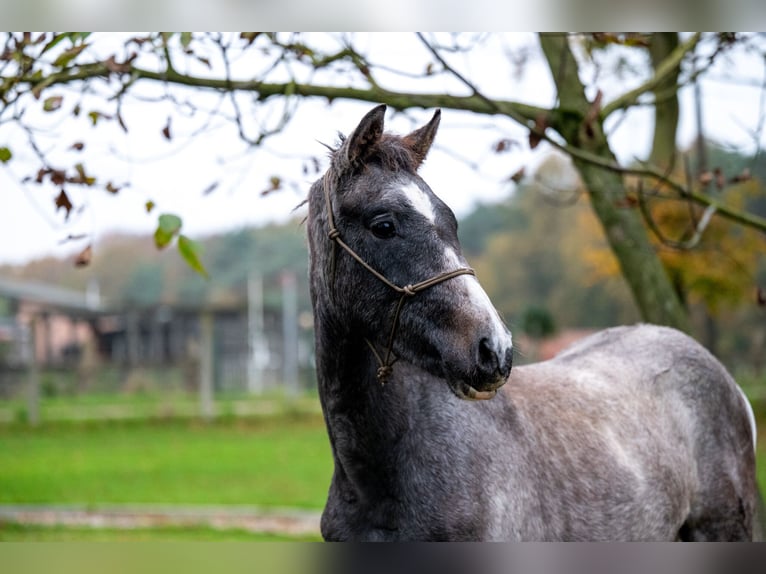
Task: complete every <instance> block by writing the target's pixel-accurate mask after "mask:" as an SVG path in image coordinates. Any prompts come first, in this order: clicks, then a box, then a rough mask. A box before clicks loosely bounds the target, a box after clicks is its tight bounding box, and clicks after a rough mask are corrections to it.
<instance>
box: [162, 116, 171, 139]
mask: <svg viewBox="0 0 766 574" xmlns="http://www.w3.org/2000/svg"><path fill="white" fill-rule="evenodd" d="M162 135H163V136H165V139H166V140H170V139H172V136H171V135H170V116H168V123H167V124H165V127H164V128H162Z"/></svg>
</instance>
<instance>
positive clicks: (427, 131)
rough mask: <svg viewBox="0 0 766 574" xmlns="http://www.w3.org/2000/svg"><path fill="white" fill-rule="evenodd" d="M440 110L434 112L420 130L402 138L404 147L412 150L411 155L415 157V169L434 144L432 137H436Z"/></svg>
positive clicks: (440, 114) (440, 115)
mask: <svg viewBox="0 0 766 574" xmlns="http://www.w3.org/2000/svg"><path fill="white" fill-rule="evenodd" d="M441 117H442V112H441V110H436V112H434V117H432V118H431V121H430V122H428V123H427V124H426V125H424V126H423V127H421V128H418V129H416V130H415V131H414V132H412V133H411V134H409V135H406V136H404V143H405V145H406V146H407V147H408V148H410V150H412V154H413V156H414V157H415V168H416V169H417V168H418V167H420V164H421V163H423V160H424V159H426V155H428V150H429V149H431V144H432V143H434V137H435V136H436V130H437V129H439V121H440V120H441Z"/></svg>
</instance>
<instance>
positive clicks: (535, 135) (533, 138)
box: [529, 114, 548, 149]
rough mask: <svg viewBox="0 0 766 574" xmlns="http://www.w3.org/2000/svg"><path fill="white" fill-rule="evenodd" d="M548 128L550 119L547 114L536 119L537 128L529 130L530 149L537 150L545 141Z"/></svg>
mask: <svg viewBox="0 0 766 574" xmlns="http://www.w3.org/2000/svg"><path fill="white" fill-rule="evenodd" d="M547 127H548V118H547V117H546V116H545V114H540V115H539V116H537V118H536V119H535V127H534V128H533V129H531V130H529V147H530V149H535V148H536V147H537V146H538V144H539V143H540V142H541V141H542V139H543V134H544V133H545V129H546V128H547Z"/></svg>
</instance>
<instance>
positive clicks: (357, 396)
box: [317, 327, 448, 490]
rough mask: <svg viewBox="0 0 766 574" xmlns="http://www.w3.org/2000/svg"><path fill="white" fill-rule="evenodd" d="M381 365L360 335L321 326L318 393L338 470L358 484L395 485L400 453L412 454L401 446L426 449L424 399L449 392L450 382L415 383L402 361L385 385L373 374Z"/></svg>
mask: <svg viewBox="0 0 766 574" xmlns="http://www.w3.org/2000/svg"><path fill="white" fill-rule="evenodd" d="M328 341H332V344H327V342H328ZM323 342H324V343H323ZM377 366H378V365H377V363H376V362H375V358H374V356H373V355H372V352H371V351H370V349H369V348H368V347H367V344H366V343H365V342H364V341H363V340H361V339H360V338H359V337H358V336H356V337H354V336H353V335H352V334H351V333H337V332H333V333H328V332H325V333H322V329H321V327H319V328H318V330H317V375H318V379H319V393H320V399H321V401H322V408H323V410H324V414H325V419H326V421H327V427H328V433H329V436H330V441H331V443H332V448H333V455H334V457H335V463H336V470H338V471H339V472H340V473H342V474H343V475H344V477H345V478H347V479H348V480H349V481H350V482H351V483H352V484H354V485H355V486H356V488H359V489H364V488H368V487H370V486H371V485H375V487H376V488H381V489H384V490H385V489H387V488H389V487H392V488H395V483H396V482H397V474H398V473H399V472H401V457H402V456H403V455H404V456H405V457H406V456H411V455H413V454H414V453H412V452H407V453H406V454H405V453H403V449H407V450H408V451H411V450H412V449H413V448H417V446H413V445H417V444H419V443H420V444H423V448H426V447H425V444H424V442H425V441H423V438H424V437H423V432H422V431H423V430H424V429H423V428H422V427H423V426H425V424H426V421H424V420H423V417H425V414H424V409H423V408H422V407H423V406H425V405H423V404H422V403H424V402H427V401H429V400H430V399H431V397H429V394H430V393H434V392H439V390H440V389H443V390H445V391H446V385H438V386H437V385H418V384H417V383H414V382H413V381H412V380H411V376H412V369H413V368H412V367H409V366H408V365H405V364H398V363H397V364H396V366H395V367H394V372H393V375H392V377H391V379H390V380H389V381H388V382H387V383H386V384H385V386H384V385H382V384H381V383H380V382H379V381H378V380H377V379H376V377H375V373H376V369H377ZM432 382H433V381H432ZM447 392H448V391H447ZM419 427H420V428H419ZM412 437H419V439H418V441H413V440H409V439H411V438H412Z"/></svg>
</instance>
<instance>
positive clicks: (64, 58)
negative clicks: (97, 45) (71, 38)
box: [53, 44, 90, 68]
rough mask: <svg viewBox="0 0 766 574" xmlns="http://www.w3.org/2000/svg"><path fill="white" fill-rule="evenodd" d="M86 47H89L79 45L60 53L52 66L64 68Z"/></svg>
mask: <svg viewBox="0 0 766 574" xmlns="http://www.w3.org/2000/svg"><path fill="white" fill-rule="evenodd" d="M88 46H90V44H80V45H79V46H75V47H74V48H69V49H68V50H67V51H65V52H62V53H61V55H59V57H58V58H56V59H55V60H54V61H53V65H54V66H58V67H59V68H65V67H66V66H67V64H69V62H71V61H72V60H74V59H75V58H76V57H77V56H79V55H80V53H81V52H82V51H83V50H84V49H85V48H87V47H88Z"/></svg>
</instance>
